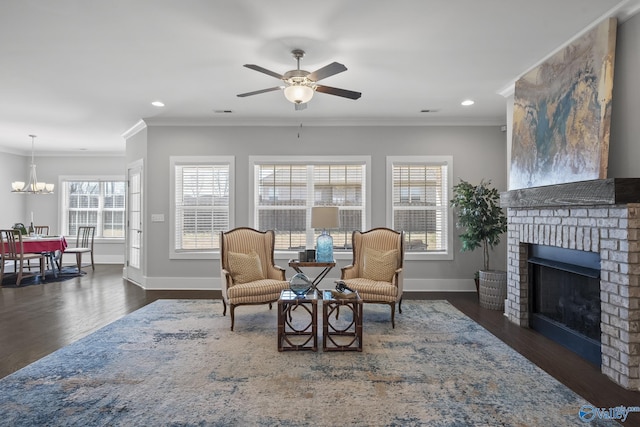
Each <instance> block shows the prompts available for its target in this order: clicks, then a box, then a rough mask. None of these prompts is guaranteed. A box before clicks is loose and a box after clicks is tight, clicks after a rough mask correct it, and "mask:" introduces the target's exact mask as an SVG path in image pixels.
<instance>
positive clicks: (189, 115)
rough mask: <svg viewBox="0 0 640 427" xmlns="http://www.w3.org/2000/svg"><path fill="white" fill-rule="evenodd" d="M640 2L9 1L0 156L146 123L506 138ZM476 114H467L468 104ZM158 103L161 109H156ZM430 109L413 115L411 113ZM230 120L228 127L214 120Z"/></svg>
mask: <svg viewBox="0 0 640 427" xmlns="http://www.w3.org/2000/svg"><path fill="white" fill-rule="evenodd" d="M639 9H640V0H626V1H620V0H562V1H558V0H535V1H532V0H482V1H480V0H448V1H445V0H428V1H427V0H394V1H389V0H324V1H320V2H318V1H313V2H311V1H307V0H296V1H282V0H270V1H265V0H233V1H231V0H227V1H225V0H108V1H104V0H56V1H51V0H2V1H1V2H0V150H2V151H7V152H18V153H25V152H29V150H30V147H31V142H30V139H29V137H28V135H29V134H32V133H33V134H36V135H38V138H37V139H36V154H45V153H56V152H65V153H73V152H80V151H79V150H87V151H82V152H88V153H108V152H112V153H119V154H121V153H123V152H124V139H123V138H122V134H123V133H124V132H125V131H127V130H128V129H130V128H131V127H132V126H134V125H135V124H136V123H137V122H138V121H139V120H140V119H142V118H144V119H146V120H148V121H149V122H153V123H189V124H201V123H212V124H222V125H224V124H243V125H252V124H283V125H292V126H294V125H299V124H300V123H303V124H306V125H312V124H318V125H322V124H403V125H414V124H420V125H424V124H495V125H501V124H505V122H506V120H505V112H506V107H505V98H504V97H503V96H502V95H501V94H500V93H504V92H505V91H507V92H508V90H509V88H510V87H512V85H513V83H514V81H515V80H516V79H517V78H518V77H519V76H520V75H522V74H523V73H524V72H526V71H527V70H529V69H530V68H531V67H532V66H534V65H536V64H537V63H539V62H540V61H541V60H542V59H544V58H545V57H548V56H549V55H550V54H551V53H553V52H554V51H556V50H557V49H558V48H560V47H562V45H564V44H566V42H567V41H568V40H570V39H572V38H574V37H575V36H577V35H578V34H580V33H581V32H582V31H584V29H585V28H588V27H590V26H592V25H593V24H594V23H597V22H599V21H601V20H602V19H604V18H605V17H608V16H617V17H618V18H619V19H621V20H624V19H626V18H628V17H629V16H630V15H633V14H635V13H636V12H637V11H638V10H639ZM294 48H301V49H304V50H305V51H306V52H307V55H306V56H305V58H304V59H303V60H302V64H301V65H302V68H303V69H306V70H308V71H314V70H316V69H318V68H320V67H322V66H324V65H327V64H329V63H330V62H333V61H337V62H340V63H343V64H345V65H346V66H347V68H348V70H347V71H345V72H343V73H340V74H337V75H334V76H331V77H328V78H327V79H325V80H322V81H321V83H322V84H324V85H327V86H334V87H338V88H342V89H348V90H354V91H358V92H362V98H360V99H359V100H355V101H354V100H350V99H346V98H341V97H337V96H332V95H327V94H323V93H317V94H316V95H315V96H314V98H313V99H312V100H311V101H310V102H309V106H308V108H307V109H306V110H303V111H294V106H293V104H291V103H289V102H288V101H286V100H285V98H284V95H283V94H282V93H281V92H280V91H276V92H270V93H265V94H260V95H255V96H251V97H247V98H238V97H237V96H236V95H237V94H239V93H243V92H250V91H253V90H259V89H263V88H268V87H272V86H278V85H279V84H280V83H281V82H280V81H279V80H277V79H275V78H273V77H270V76H268V75H266V74H263V73H259V72H256V71H254V70H250V69H247V68H245V67H243V64H247V63H249V64H257V65H260V66H262V67H265V68H267V69H269V70H272V71H275V72H278V73H284V72H285V71H288V70H291V69H295V60H294V59H293V57H292V56H291V53H290V51H291V50H292V49H294ZM466 98H471V99H473V100H475V102H476V103H475V105H473V106H472V107H462V106H461V105H460V102H461V101H462V100H463V99H466ZM154 100H162V101H163V102H164V103H165V104H166V106H165V107H164V108H156V107H153V106H151V105H150V103H151V101H154ZM423 109H433V110H437V111H436V112H432V113H421V112H420V110H423ZM216 110H231V111H232V113H216V112H215V111H216Z"/></svg>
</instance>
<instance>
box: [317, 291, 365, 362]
mask: <svg viewBox="0 0 640 427" xmlns="http://www.w3.org/2000/svg"><path fill="white" fill-rule="evenodd" d="M362 307H363V302H362V299H361V298H360V296H359V295H356V298H334V297H333V295H332V294H331V291H323V293H322V351H362ZM343 308H345V309H346V310H341V309H343ZM339 311H343V313H341V316H342V318H343V319H344V318H345V316H346V317H347V318H349V316H350V317H351V321H350V322H348V323H346V324H340V325H339V324H338V319H337V317H338V312H339ZM345 311H346V313H344V312H345ZM332 317H333V318H334V319H332Z"/></svg>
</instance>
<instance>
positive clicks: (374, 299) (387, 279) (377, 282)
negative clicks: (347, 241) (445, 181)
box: [342, 227, 404, 328]
mask: <svg viewBox="0 0 640 427" xmlns="http://www.w3.org/2000/svg"><path fill="white" fill-rule="evenodd" d="M351 239H352V244H353V261H352V263H351V265H348V266H346V267H343V268H342V280H343V281H344V282H345V283H346V285H347V286H348V287H349V288H351V289H353V290H356V291H358V294H359V295H360V298H362V300H363V301H364V302H365V303H376V304H389V306H390V307H391V326H392V327H393V328H395V326H396V324H395V313H396V302H397V303H398V311H399V312H400V313H402V277H403V276H402V265H403V260H404V232H402V231H401V232H398V231H395V230H392V229H390V228H384V227H380V228H374V229H372V230H369V231H365V232H361V231H354V232H353V234H352V236H351Z"/></svg>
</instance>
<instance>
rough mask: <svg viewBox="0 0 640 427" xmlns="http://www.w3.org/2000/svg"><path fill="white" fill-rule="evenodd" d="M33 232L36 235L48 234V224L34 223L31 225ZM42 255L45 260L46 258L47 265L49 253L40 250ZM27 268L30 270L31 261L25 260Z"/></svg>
mask: <svg viewBox="0 0 640 427" xmlns="http://www.w3.org/2000/svg"><path fill="white" fill-rule="evenodd" d="M33 233H34V234H36V235H38V236H48V235H49V226H48V225H34V226H33ZM42 255H44V256H45V258H46V260H47V265H48V264H49V253H48V252H42ZM27 268H28V269H29V270H31V262H30V261H29V260H27Z"/></svg>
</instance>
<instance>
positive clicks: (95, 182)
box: [62, 178, 126, 238]
mask: <svg viewBox="0 0 640 427" xmlns="http://www.w3.org/2000/svg"><path fill="white" fill-rule="evenodd" d="M62 188H63V195H62V197H63V211H64V212H63V223H62V230H63V234H65V235H68V236H75V235H76V234H77V232H78V227H81V226H95V227H96V237H100V238H124V234H125V200H126V183H125V181H124V180H117V181H112V180H100V179H90V180H82V179H78V178H74V179H65V178H63V180H62Z"/></svg>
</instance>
